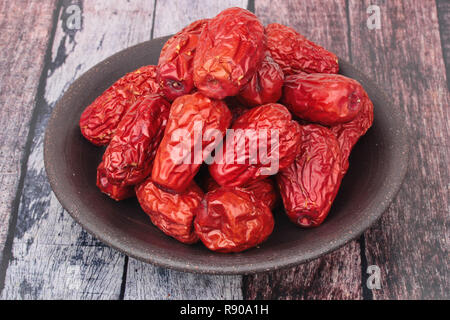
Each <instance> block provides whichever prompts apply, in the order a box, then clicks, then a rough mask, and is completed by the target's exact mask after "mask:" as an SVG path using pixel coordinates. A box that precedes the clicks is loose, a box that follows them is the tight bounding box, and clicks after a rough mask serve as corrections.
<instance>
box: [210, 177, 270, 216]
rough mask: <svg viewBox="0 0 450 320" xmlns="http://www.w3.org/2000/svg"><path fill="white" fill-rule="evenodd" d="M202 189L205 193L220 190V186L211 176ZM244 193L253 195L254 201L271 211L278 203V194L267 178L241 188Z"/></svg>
mask: <svg viewBox="0 0 450 320" xmlns="http://www.w3.org/2000/svg"><path fill="white" fill-rule="evenodd" d="M204 186H205V187H204V189H205V190H206V192H210V191H214V190H217V189H220V188H221V186H220V185H219V184H218V183H217V182H216V180H214V179H213V178H212V177H211V176H208V177H207V178H206V179H205V181H204ZM241 188H242V189H244V190H246V191H250V192H252V193H253V195H254V196H255V198H256V199H258V200H260V201H262V202H263V203H264V204H265V205H266V206H268V207H269V208H270V209H271V210H273V209H274V208H275V206H276V204H277V202H278V192H277V190H276V189H275V186H274V183H273V181H272V179H270V178H267V179H264V180H260V181H255V182H253V183H250V184H249V185H247V186H246V187H241Z"/></svg>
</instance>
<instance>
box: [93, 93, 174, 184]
mask: <svg viewBox="0 0 450 320" xmlns="http://www.w3.org/2000/svg"><path fill="white" fill-rule="evenodd" d="M169 109H170V104H169V103H168V102H167V101H166V100H165V99H164V98H163V97H162V96H160V95H158V94H152V95H148V96H145V97H141V98H139V100H137V101H136V103H135V104H134V105H133V106H132V107H131V108H130V110H128V112H127V114H126V115H125V116H124V117H123V119H122V120H121V121H120V123H119V125H118V126H117V130H116V134H115V135H114V137H113V138H112V140H111V143H110V144H109V145H108V147H107V148H106V151H105V154H104V155H103V161H102V164H101V166H100V168H99V170H103V172H104V173H103V175H104V176H106V177H107V178H108V180H109V182H110V183H112V184H115V185H118V186H122V187H124V186H130V185H135V184H138V183H140V182H142V181H144V180H145V179H146V178H147V177H148V175H149V174H150V173H151V170H152V164H153V158H154V157H155V154H156V150H157V148H158V146H159V143H160V142H161V139H162V137H163V135H164V130H165V128H166V124H167V119H168V117H169Z"/></svg>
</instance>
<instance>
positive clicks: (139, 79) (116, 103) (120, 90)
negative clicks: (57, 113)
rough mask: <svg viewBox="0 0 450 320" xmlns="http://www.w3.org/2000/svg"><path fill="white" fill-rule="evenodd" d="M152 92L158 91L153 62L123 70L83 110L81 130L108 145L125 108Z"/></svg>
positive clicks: (97, 143) (91, 137) (84, 134)
mask: <svg viewBox="0 0 450 320" xmlns="http://www.w3.org/2000/svg"><path fill="white" fill-rule="evenodd" d="M151 93H160V87H159V84H158V82H157V80H156V66H145V67H141V68H139V69H137V70H135V71H133V72H130V73H128V74H126V75H125V76H123V77H122V78H120V79H119V80H117V81H116V82H115V83H114V84H113V85H112V86H111V87H110V88H109V89H107V90H106V91H105V92H103V93H102V95H100V96H99V97H98V98H97V99H95V101H94V102H93V103H92V104H90V105H89V106H88V107H87V108H86V109H85V110H84V111H83V113H82V115H81V118H80V129H81V133H82V134H83V136H84V137H85V138H86V139H87V140H89V141H90V142H92V143H93V144H95V145H97V146H105V145H107V144H108V143H109V142H110V141H111V139H112V136H113V135H114V133H115V131H116V128H117V125H118V124H119V122H120V120H121V119H122V117H123V116H124V115H125V113H126V112H127V111H128V109H129V108H130V107H131V106H132V105H133V104H134V103H135V102H136V100H137V99H138V98H139V97H141V96H144V95H147V94H151Z"/></svg>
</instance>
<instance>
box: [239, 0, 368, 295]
mask: <svg viewBox="0 0 450 320" xmlns="http://www.w3.org/2000/svg"><path fill="white" fill-rule="evenodd" d="M255 10H256V15H257V16H258V17H259V18H260V19H261V20H262V22H263V23H264V24H268V23H272V22H278V23H282V24H285V25H288V26H290V27H293V28H294V29H296V30H297V31H298V32H300V33H302V34H303V35H305V36H306V37H308V38H309V39H311V40H313V41H315V42H316V43H318V44H320V45H322V46H324V47H325V48H327V49H329V50H332V51H333V52H335V53H336V54H337V55H339V56H340V57H343V58H346V59H348V57H349V47H348V29H347V16H346V4H345V1H343V0H342V1H335V2H331V1H325V0H323V1H301V2H300V1H270V0H262V1H261V0H258V1H256V2H255ZM244 296H245V298H247V299H361V298H362V287H361V259H360V246H359V244H358V242H357V241H352V242H350V243H349V244H347V245H346V246H344V247H343V248H341V249H339V250H337V251H335V252H334V253H331V254H328V255H326V256H324V257H322V258H319V259H316V260H314V261H311V262H310V263H306V264H303V265H300V266H298V267H295V268H290V269H286V270H280V271H276V272H271V273H265V274H259V275H255V276H247V277H244Z"/></svg>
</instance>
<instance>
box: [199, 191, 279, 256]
mask: <svg viewBox="0 0 450 320" xmlns="http://www.w3.org/2000/svg"><path fill="white" fill-rule="evenodd" d="M194 226H195V232H196V233H197V235H198V237H199V238H200V240H201V241H202V242H203V243H204V244H205V246H206V247H207V248H208V249H210V250H213V251H217V252H222V253H226V252H241V251H244V250H246V249H249V248H252V247H255V246H257V245H258V244H260V243H261V242H263V241H265V240H266V239H267V238H268V237H269V235H270V234H271V233H272V231H273V227H274V220H273V216H272V212H271V211H270V209H269V207H267V206H266V205H265V204H264V203H262V202H261V201H259V200H257V199H256V198H255V197H254V195H253V193H252V192H249V191H246V190H244V189H240V188H220V189H217V190H215V191H211V192H208V193H207V194H206V196H205V197H204V199H203V201H202V203H201V204H200V206H199V207H198V209H197V214H196V218H195V222H194Z"/></svg>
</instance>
